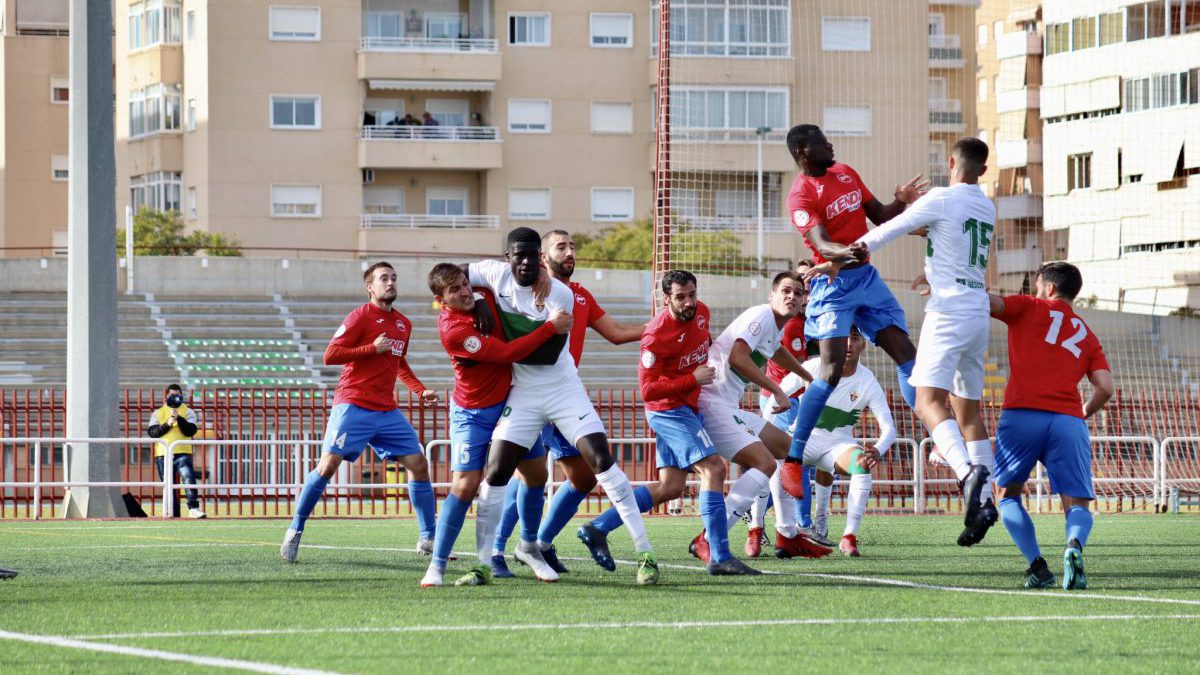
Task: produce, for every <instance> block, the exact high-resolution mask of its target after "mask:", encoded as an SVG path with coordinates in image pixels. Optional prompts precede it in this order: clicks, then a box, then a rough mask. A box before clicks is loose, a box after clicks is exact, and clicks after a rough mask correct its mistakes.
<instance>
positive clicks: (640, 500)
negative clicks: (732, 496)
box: [592, 485, 724, 534]
mask: <svg viewBox="0 0 1200 675" xmlns="http://www.w3.org/2000/svg"><path fill="white" fill-rule="evenodd" d="M633 498H634V499H635V500H637V505H638V511H641V512H642V513H645V512H647V511H649V510H650V509H651V508H653V507H654V497H653V496H651V494H650V488H648V487H646V486H645V485H639V486H638V487H636V488H634V489H633ZM722 504H724V502H722ZM620 526H621V514H619V513H617V509H616V508H615V507H612V508H609V509H608V510H607V511H605V512H604V513H601V514H600V515H598V516H596V518H595V520H593V521H592V527H594V528H596V529H597V530H600V531H601V532H604V533H605V534H608V533H609V532H612V531H613V530H615V529H617V528H618V527H620Z"/></svg>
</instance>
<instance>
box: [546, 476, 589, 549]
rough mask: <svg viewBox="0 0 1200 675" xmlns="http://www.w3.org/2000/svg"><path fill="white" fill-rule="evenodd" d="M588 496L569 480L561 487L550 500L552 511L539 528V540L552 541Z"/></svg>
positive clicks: (547, 542)
mask: <svg viewBox="0 0 1200 675" xmlns="http://www.w3.org/2000/svg"><path fill="white" fill-rule="evenodd" d="M587 496H588V493H586V492H580V491H579V490H576V489H575V486H574V485H571V483H569V482H568V483H567V484H566V485H563V486H562V487H561V488H559V489H558V491H557V492H555V493H554V498H553V499H551V500H550V511H549V512H548V513H547V514H546V518H545V519H544V520H543V521H542V527H541V529H539V530H538V533H537V538H538V541H539V542H543V543H546V544H549V543H552V542H553V541H554V538H555V537H557V536H558V533H559V532H562V530H563V528H564V527H566V526H567V523H569V522H571V518H574V517H575V513H576V512H577V511H579V505H580V504H582V503H583V500H585V499H587Z"/></svg>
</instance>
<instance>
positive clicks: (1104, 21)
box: [1100, 12, 1125, 47]
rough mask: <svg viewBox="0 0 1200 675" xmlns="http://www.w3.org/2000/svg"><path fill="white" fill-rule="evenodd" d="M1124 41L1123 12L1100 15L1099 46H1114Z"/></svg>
mask: <svg viewBox="0 0 1200 675" xmlns="http://www.w3.org/2000/svg"><path fill="white" fill-rule="evenodd" d="M1124 40H1125V16H1124V13H1123V12H1109V13H1108V14H1101V15H1100V46H1101V47H1103V46H1105V45H1111V44H1116V43H1118V42H1123V41H1124Z"/></svg>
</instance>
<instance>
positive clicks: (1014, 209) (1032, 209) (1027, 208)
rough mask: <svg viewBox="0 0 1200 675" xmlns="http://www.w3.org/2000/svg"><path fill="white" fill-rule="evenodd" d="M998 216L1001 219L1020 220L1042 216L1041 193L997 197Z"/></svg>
mask: <svg viewBox="0 0 1200 675" xmlns="http://www.w3.org/2000/svg"><path fill="white" fill-rule="evenodd" d="M996 217H997V218H998V219H1000V220H1020V219H1023V218H1041V217H1042V196H1041V195H1039V194H1032V193H1028V194H1022V195H1008V196H1006V197H997V198H996Z"/></svg>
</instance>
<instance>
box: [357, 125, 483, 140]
mask: <svg viewBox="0 0 1200 675" xmlns="http://www.w3.org/2000/svg"><path fill="white" fill-rule="evenodd" d="M359 137H360V138H362V139H363V140H365V141H459V142H461V141H493V142H499V141H500V132H499V130H498V129H497V128H496V127H450V126H445V127H444V126H428V127H427V126H416V125H407V124H387V125H378V124H373V125H366V126H363V127H362V131H361V132H360V134H359Z"/></svg>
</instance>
